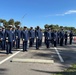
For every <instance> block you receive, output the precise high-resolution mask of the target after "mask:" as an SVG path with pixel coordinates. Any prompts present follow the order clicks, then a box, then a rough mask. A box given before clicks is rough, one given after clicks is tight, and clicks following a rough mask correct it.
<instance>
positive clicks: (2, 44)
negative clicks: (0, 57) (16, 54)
mask: <svg viewBox="0 0 76 75" xmlns="http://www.w3.org/2000/svg"><path fill="white" fill-rule="evenodd" d="M43 33H44V36H43ZM43 37H44V43H45V45H46V47H47V48H50V47H51V44H52V45H53V46H54V47H56V46H57V45H58V44H59V45H60V46H63V45H67V43H68V33H67V32H64V30H63V29H61V30H59V31H55V30H53V29H51V28H48V27H46V28H45V31H44V32H42V30H41V29H40V27H39V26H37V27H36V29H35V30H34V29H33V27H30V29H27V27H26V26H24V28H23V30H20V26H17V29H15V28H13V27H12V26H11V25H9V27H8V29H5V28H4V27H0V48H1V49H2V50H6V53H7V54H9V53H10V54H12V48H16V49H19V48H20V39H22V42H23V43H22V46H23V47H22V48H23V52H24V51H27V49H28V48H27V47H28V45H29V47H33V45H36V46H35V47H36V49H39V48H40V47H41V46H42V43H43V42H42V40H43ZM34 39H35V40H36V41H35V42H36V43H35V42H34ZM72 39H73V32H72V31H71V32H70V33H69V43H70V44H72ZM28 42H29V43H28Z"/></svg>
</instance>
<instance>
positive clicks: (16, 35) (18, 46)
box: [15, 29, 21, 48]
mask: <svg viewBox="0 0 76 75" xmlns="http://www.w3.org/2000/svg"><path fill="white" fill-rule="evenodd" d="M20 38H21V30H20V29H16V30H15V39H16V48H20Z"/></svg>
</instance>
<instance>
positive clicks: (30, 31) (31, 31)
mask: <svg viewBox="0 0 76 75" xmlns="http://www.w3.org/2000/svg"><path fill="white" fill-rule="evenodd" d="M33 38H34V34H33V27H31V29H30V30H29V47H32V46H33Z"/></svg>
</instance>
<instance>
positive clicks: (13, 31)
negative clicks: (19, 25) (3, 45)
mask: <svg viewBox="0 0 76 75" xmlns="http://www.w3.org/2000/svg"><path fill="white" fill-rule="evenodd" d="M12 33H13V47H15V39H16V38H15V30H12Z"/></svg>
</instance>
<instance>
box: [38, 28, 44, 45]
mask: <svg viewBox="0 0 76 75" xmlns="http://www.w3.org/2000/svg"><path fill="white" fill-rule="evenodd" d="M42 38H43V32H42V30H41V29H40V44H39V45H40V46H41V45H42Z"/></svg>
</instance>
